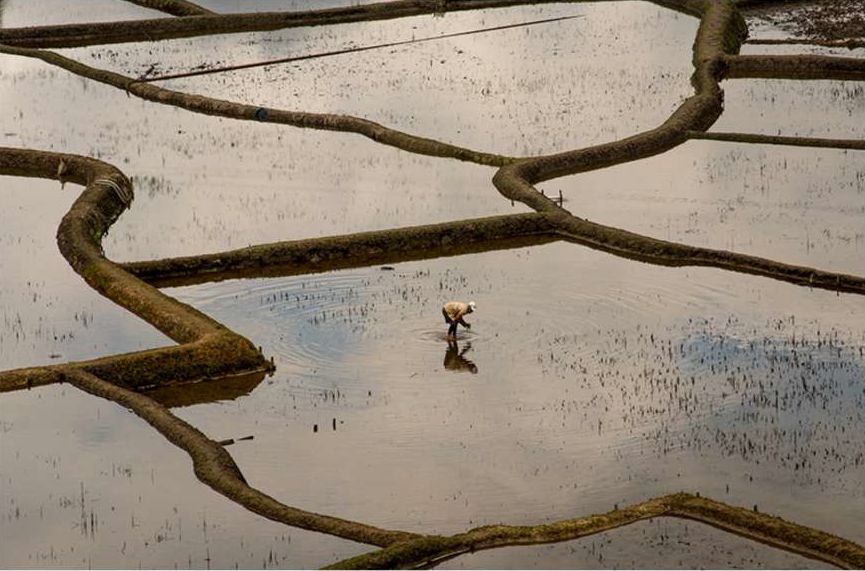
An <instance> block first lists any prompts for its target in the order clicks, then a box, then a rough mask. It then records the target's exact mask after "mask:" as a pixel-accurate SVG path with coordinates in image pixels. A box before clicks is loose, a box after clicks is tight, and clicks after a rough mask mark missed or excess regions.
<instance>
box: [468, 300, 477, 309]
mask: <svg viewBox="0 0 865 571" xmlns="http://www.w3.org/2000/svg"><path fill="white" fill-rule="evenodd" d="M475 305H476V304H475V302H473V301H470V302H469V308H471V310H472V311H474V310H475Z"/></svg>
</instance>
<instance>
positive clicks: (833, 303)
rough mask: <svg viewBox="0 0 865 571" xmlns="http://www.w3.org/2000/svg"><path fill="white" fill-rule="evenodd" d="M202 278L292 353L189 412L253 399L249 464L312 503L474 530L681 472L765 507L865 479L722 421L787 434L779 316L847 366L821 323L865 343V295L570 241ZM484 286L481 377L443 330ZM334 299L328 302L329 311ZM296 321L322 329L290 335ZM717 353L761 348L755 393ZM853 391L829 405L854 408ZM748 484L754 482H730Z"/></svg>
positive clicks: (607, 496) (211, 309)
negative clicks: (612, 252)
mask: <svg viewBox="0 0 865 571" xmlns="http://www.w3.org/2000/svg"><path fill="white" fill-rule="evenodd" d="M562 260H567V261H568V263H567V264H562V263H561V261H562ZM440 283H442V284H443V285H444V289H443V290H442V289H440V287H441V286H440ZM351 288H353V295H351V296H348V295H346V290H347V289H351ZM200 289H201V288H200V287H192V288H182V289H178V290H174V293H175V294H177V295H178V296H180V298H181V299H185V300H189V301H191V302H192V303H193V304H194V305H196V307H199V308H201V309H203V310H205V311H206V312H208V313H210V314H212V315H214V316H215V317H217V318H218V319H220V320H223V321H225V322H226V323H228V324H229V325H230V326H232V327H234V328H235V329H237V330H238V331H240V332H242V333H243V334H245V335H247V336H248V337H250V338H251V339H253V340H254V341H255V342H256V343H261V344H263V345H264V350H265V354H268V355H271V354H273V355H275V357H276V362H277V372H276V375H275V376H274V377H273V379H272V381H270V382H265V383H263V384H262V385H260V386H259V387H258V388H257V389H256V390H255V391H254V392H253V394H252V395H250V396H249V397H247V398H245V399H242V400H241V401H239V402H238V403H236V407H232V409H231V410H225V408H224V407H220V408H218V409H215V408H212V407H207V406H202V407H191V408H190V409H184V411H183V413H182V414H183V415H184V417H185V418H187V419H189V420H190V421H193V422H194V423H195V424H196V425H199V426H203V427H209V429H215V428H216V427H218V426H221V425H224V423H225V422H226V418H231V424H232V425H233V426H237V431H238V433H247V432H248V433H255V434H256V440H255V445H254V446H249V447H244V448H242V449H240V448H239V449H237V457H238V461H239V462H240V463H241V465H242V466H243V467H244V470H246V471H247V472H248V475H253V476H254V477H255V478H256V479H257V480H258V479H260V481H262V482H266V483H267V486H268V487H271V486H272V489H274V490H279V489H284V490H285V493H286V494H288V493H291V492H290V490H291V491H293V492H294V493H298V494H300V495H302V496H303V497H304V498H306V501H308V502H310V504H309V505H310V507H311V509H316V510H319V511H325V512H333V511H335V510H347V511H348V512H349V513H351V514H356V515H357V517H363V518H366V519H369V518H373V519H374V520H375V521H376V522H377V523H379V524H381V525H388V526H395V527H405V526H415V527H413V529H426V530H429V529H430V527H433V528H434V529H436V530H437V531H458V530H460V529H463V528H464V527H466V526H470V525H477V524H480V523H486V522H493V521H513V522H514V523H523V522H525V523H528V522H537V521H544V520H545V518H555V517H570V516H574V515H576V514H577V513H583V512H591V511H598V510H603V509H608V508H609V505H608V504H607V503H608V502H609V504H610V505H612V503H623V502H628V501H638V500H640V499H645V498H646V497H648V496H651V495H653V494H656V493H657V494H661V493H668V492H670V491H676V490H680V489H691V490H698V491H702V492H703V493H706V494H710V493H712V494H715V495H716V496H718V497H720V498H722V499H727V500H730V501H733V502H734V503H747V502H749V501H759V503H760V505H761V507H762V506H764V505H775V506H780V505H787V502H788V498H790V497H796V498H799V499H801V500H802V501H803V502H804V503H805V504H806V505H809V506H811V505H814V506H819V505H822V504H821V503H820V502H821V501H822V500H820V499H819V498H820V496H821V494H822V493H824V492H825V491H826V489H827V486H829V485H830V484H828V483H829V482H832V485H834V486H835V488H834V489H836V490H842V489H843V490H853V489H854V488H855V482H856V481H858V479H857V478H858V476H857V475H856V467H855V465H854V464H852V463H851V462H850V461H846V460H845V461H834V462H831V463H830V462H826V463H824V464H823V465H822V467H814V468H812V469H810V471H800V472H798V473H794V469H793V468H792V467H791V466H790V465H788V464H787V462H786V460H785V459H783V458H781V455H783V454H786V452H787V451H788V450H789V449H790V446H791V443H790V442H789V438H792V436H791V434H792V433H788V435H787V436H784V435H782V436H778V437H775V438H774V439H770V440H767V441H766V442H767V444H766V445H767V446H769V447H770V449H767V450H764V451H762V452H761V453H760V454H759V457H758V455H755V454H751V455H749V456H747V457H745V458H742V457H740V456H739V455H733V456H731V452H730V451H729V450H728V449H727V441H725V440H718V441H716V440H715V438H714V437H715V434H716V429H718V428H720V429H724V430H726V432H727V434H728V435H731V436H735V435H741V434H747V435H751V436H752V437H759V438H762V437H763V436H764V435H765V436H766V437H767V438H768V437H769V436H771V435H772V431H773V430H774V428H776V427H777V426H784V424H783V423H780V424H779V423H774V422H773V420H772V419H771V418H769V417H767V416H766V415H765V414H764V415H762V416H760V417H758V418H756V419H755V418H751V416H749V414H750V413H751V412H752V409H751V408H750V406H742V405H741V399H742V398H747V399H753V398H757V397H758V396H759V395H760V394H761V393H760V392H759V390H758V389H759V381H760V380H763V381H764V382H766V379H768V378H769V377H768V376H766V375H764V374H763V373H764V371H763V369H762V368H761V367H762V365H760V362H761V359H766V358H768V355H771V354H772V351H774V352H775V354H777V355H779V356H782V355H785V354H787V353H788V352H789V351H788V350H787V349H785V346H784V342H783V339H785V336H786V335H788V334H790V333H792V332H793V331H794V329H793V328H789V327H788V328H786V329H784V330H781V331H778V330H775V329H773V328H774V327H775V323H776V321H778V320H783V319H789V316H790V315H791V311H790V308H791V307H796V308H797V309H796V312H795V315H796V324H797V325H796V328H795V331H796V334H797V339H801V336H800V334H803V333H804V334H805V335H806V338H807V336H808V335H810V336H811V337H810V339H811V341H809V342H808V343H806V346H807V347H811V348H813V349H814V350H813V351H812V352H811V354H812V356H813V359H814V360H815V362H816V361H820V362H824V361H825V362H826V363H830V362H832V360H831V358H830V357H831V351H829V350H826V349H824V348H822V347H818V346H817V344H816V340H815V339H816V338H815V337H814V335H815V333H814V332H816V331H817V330H818V329H820V330H822V331H831V330H833V328H834V331H835V332H836V334H837V336H838V338H839V339H840V340H844V343H846V344H847V345H849V346H850V347H851V348H858V341H857V339H858V337H857V336H858V333H856V332H857V331H858V330H859V329H858V327H859V325H858V320H857V319H855V317H854V316H855V315H857V314H858V311H859V310H860V309H861V300H859V299H858V298H856V297H854V296H840V297H836V296H835V295H834V294H832V293H830V292H810V291H808V290H807V289H804V288H797V287H794V286H789V285H786V284H776V283H774V282H771V281H770V280H766V279H763V278H755V277H748V276H737V275H734V274H731V273H727V272H720V271H717V270H707V269H668V268H657V267H653V266H647V265H644V264H634V263H633V262H629V261H626V260H621V259H618V258H614V257H611V256H608V255H606V254H600V253H597V252H592V251H590V250H585V249H583V248H580V247H576V246H573V245H570V244H557V245H549V246H542V247H537V248H533V249H529V250H516V251H512V252H497V253H488V254H482V255H472V256H465V257H461V258H450V259H441V260H430V261H425V262H412V263H407V264H397V266H396V271H394V272H383V271H381V270H379V269H378V268H370V269H368V270H349V271H345V272H336V273H332V274H322V275H318V276H311V277H306V278H304V277H290V278H273V279H267V280H253V281H249V282H224V283H222V284H212V285H210V286H205V287H204V289H203V290H202V291H201V292H200V293H198V292H199V290H200ZM304 290H305V291H307V292H310V294H311V293H312V292H315V294H316V295H317V297H311V298H310V302H309V304H308V305H306V304H300V306H298V304H297V303H296V301H294V300H293V298H292V296H293V295H295V294H296V293H297V292H298V291H304ZM310 290H311V291H310ZM538 292H543V293H541V294H539V293H538ZM235 296H237V297H235ZM467 296H471V297H473V298H475V299H477V301H478V304H479V310H478V312H476V314H473V315H472V318H473V319H472V323H473V328H472V331H471V333H472V337H471V343H472V352H471V357H472V360H474V361H475V362H476V364H477V366H478V369H479V370H478V374H477V375H476V376H472V377H471V382H470V383H466V382H465V380H466V377H463V376H460V375H452V374H449V373H448V372H447V371H446V369H445V368H444V367H443V364H442V352H443V351H444V350H445V349H446V342H445V341H444V340H443V339H442V338H441V337H440V335H441V333H443V332H444V324H443V323H441V317H440V307H441V303H442V301H443V300H445V299H449V298H452V297H453V298H460V297H467ZM284 298H288V299H284ZM342 298H345V300H346V301H345V302H342V301H340V300H341V299H342ZM372 302H375V304H373V303H372ZM360 307H365V308H367V313H366V315H365V316H364V317H363V318H361V319H358V320H356V321H353V322H351V323H349V322H348V321H346V320H345V319H344V317H345V315H347V312H348V310H349V308H354V309H357V308H360ZM323 309H324V310H326V311H327V312H328V313H327V315H328V319H327V321H319V322H318V323H317V324H316V323H315V321H314V320H313V321H312V322H311V321H310V320H311V319H313V315H316V314H320V313H321V311H322V310H323ZM334 313H335V314H336V316H335V317H334V318H332V317H331V315H333V314H334ZM294 328H297V331H299V332H302V333H298V334H291V333H289V334H286V332H287V330H288V329H294ZM315 329H318V330H320V331H321V332H322V333H320V334H316V333H315V332H314V331H311V330H315ZM283 335H285V337H284V338H282V337H281V336H283ZM764 338H766V339H769V340H774V349H769V348H766V349H764V350H763V352H759V351H752V352H751V353H749V352H748V349H747V345H745V348H742V347H740V348H738V349H732V348H728V345H729V346H732V345H734V344H736V343H738V344H742V343H745V344H747V343H750V342H751V341H752V340H753V341H760V342H762V340H763V339H764ZM330 340H333V342H332V343H331V344H330V345H326V346H325V347H321V346H320V345H319V344H320V343H328V342H329V341H330ZM721 340H723V342H722V341H721ZM739 340H742V341H739ZM796 350H797V351H799V352H800V353H803V352H804V351H805V347H804V346H803V347H799V348H797V349H796ZM856 350H858V349H856ZM845 351H847V352H848V353H849V352H850V351H852V349H850V350H847V349H845ZM845 355H846V353H845ZM710 356H714V358H716V359H719V360H720V362H723V359H724V358H726V359H727V362H728V363H730V366H743V365H745V364H747V363H750V362H751V361H754V363H755V364H754V365H753V369H752V373H751V378H752V379H753V381H752V385H749V390H747V391H743V390H739V391H737V392H736V393H735V395H734V394H733V391H732V389H731V390H726V391H725V381H724V377H723V374H722V372H720V371H717V367H716V373H712V371H711V366H712V365H713V364H714V362H713V361H711V360H707V359H708V357H710ZM848 356H849V355H848ZM779 358H780V357H779ZM824 358H825V359H824ZM701 359H702V360H703V363H702V364H701V363H700V360H701ZM842 362H847V363H851V364H850V366H849V368H848V369H847V370H846V373H844V374H845V376H844V379H845V382H847V381H849V383H851V384H850V387H851V388H850V389H849V390H850V391H854V392H855V390H856V387H857V386H858V385H857V383H858V380H859V379H860V378H861V377H860V376H859V373H860V372H861V364H860V363H859V358H858V357H856V359H855V360H851V359H842ZM734 363H735V364H734ZM647 369H651V370H652V374H651V375H649V376H646V374H645V371H646V370H647ZM798 372H799V371H798V369H796V368H795V367H792V365H791V366H788V367H787V368H786V369H784V370H780V369H779V370H778V371H777V372H776V373H775V375H777V378H776V380H775V383H776V386H782V383H783V386H785V387H787V388H788V389H789V391H790V393H789V394H790V398H791V399H792V398H796V396H797V395H796V386H797V385H795V383H792V384H790V383H789V382H788V381H789V379H788V378H789V377H794V376H795V375H796V374H798ZM814 374H815V375H816V376H815V378H822V377H820V375H819V372H815V373H814ZM691 376H694V377H695V381H696V382H695V384H694V386H693V388H692V387H691V380H690V377H691ZM649 377H651V381H650V380H649ZM795 378H798V377H795ZM677 384H678V385H679V388H678V389H677V388H675V387H676V385H677ZM860 390H861V389H860ZM723 392H727V394H726V396H725V395H724V394H722V393H723ZM850 394H852V393H850ZM825 396H827V397H833V393H831V392H826V393H825ZM834 396H835V397H837V398H835V400H831V398H830V401H828V403H829V404H830V405H832V406H834V407H835V408H834V409H833V408H831V407H830V408H829V410H834V411H836V412H837V411H843V410H847V409H848V408H849V407H850V406H851V405H849V404H845V403H844V402H842V401H843V398H844V397H843V396H838V395H834ZM680 397H682V400H679V399H680ZM685 397H687V398H685ZM747 402H750V401H747ZM821 403H822V401H817V402H816V403H809V404H807V405H803V406H805V407H806V408H807V410H806V411H805V412H807V415H806V416H803V417H802V418H803V419H805V418H807V422H808V423H810V425H809V426H806V427H805V429H806V430H810V431H811V432H810V434H811V438H812V440H813V442H814V443H815V446H816V445H817V444H821V445H822V444H824V443H834V444H835V445H836V448H837V446H838V445H839V444H840V443H842V440H840V436H839V434H838V433H836V432H835V428H834V427H832V426H830V425H829V424H827V422H826V420H827V416H826V415H825V413H824V411H823V409H822V408H821V406H822V404H821ZM746 404H747V403H746ZM808 407H810V408H808ZM802 410H803V409H791V410H790V411H788V414H789V415H795V414H802ZM764 412H765V411H764ZM226 415H228V417H227V416H226ZM789 418H790V419H793V418H794V416H790V417H789ZM795 418H797V419H798V417H795ZM333 419H336V421H337V430H335V431H334V430H331V428H330V427H331V422H332V420H333ZM802 421H803V422H805V420H802ZM786 422H787V417H785V419H784V423H786ZM853 422H854V424H853V425H850V424H849V423H847V425H846V428H847V429H848V430H851V429H852V430H853V432H852V433H859V432H858V430H856V429H855V426H857V424H856V423H860V422H861V421H860V420H855V421H853ZM313 425H318V426H319V428H320V430H319V432H317V433H314V432H313V431H312V427H313ZM261 426H267V427H268V428H267V433H266V434H262V429H261ZM322 427H325V428H326V430H322V429H321V428H322ZM802 430H803V429H800V434H805V432H803V431H802ZM848 434H850V432H848ZM797 438H798V437H797ZM799 450H800V451H801V450H804V449H803V448H801V447H800V448H799ZM359 451H362V453H360V452H359ZM288 457H290V458H291V459H292V460H291V462H290V465H289V464H288V463H287V462H286V461H283V458H288ZM347 458H355V459H356V460H355V461H354V463H353V466H354V469H353V470H352V472H351V474H350V475H348V474H345V473H344V471H343V470H342V469H341V465H342V464H343V463H344V462H345V461H346V459H347ZM851 458H855V456H852V457H851ZM794 464H795V462H794ZM406 466H410V467H406ZM743 474H744V476H743ZM286 478H288V480H290V481H291V482H292V484H291V485H290V486H289V485H288V484H286V483H285V482H286ZM743 478H744V482H743ZM749 478H751V479H750V480H749ZM818 479H819V480H820V482H818V481H817V480H818ZM307 481H309V482H310V484H309V485H308V486H307V485H304V484H303V483H302V482H307ZM313 482H314V484H313ZM781 483H783V486H781V485H780V484H781ZM730 484H733V486H734V489H735V490H736V494H735V495H725V494H727V492H726V489H727V488H726V486H727V485H730ZM809 502H818V503H817V504H812V503H809ZM767 509H768V508H767ZM839 509H840V510H841V512H843V513H842V515H840V516H837V517H836V516H834V515H833V516H831V517H830V515H829V514H828V513H826V512H825V511H823V510H821V509H820V508H818V507H815V508H814V509H813V510H812V509H811V508H808V513H809V517H812V518H813V517H816V519H811V520H810V521H811V522H812V524H814V525H817V524H818V523H819V525H824V526H825V525H829V526H830V527H831V526H835V527H834V529H838V526H839V525H841V524H840V523H839V522H841V521H845V518H847V517H848V516H850V517H854V516H853V514H852V513H850V512H849V510H847V508H846V504H845V506H844V507H839ZM787 513H788V515H795V514H790V513H789V512H787ZM815 513H816V514H817V515H816V516H815V515H814V514H815ZM420 514H423V515H422V516H421V515H420ZM821 514H822V515H821ZM833 518H834V519H833Z"/></svg>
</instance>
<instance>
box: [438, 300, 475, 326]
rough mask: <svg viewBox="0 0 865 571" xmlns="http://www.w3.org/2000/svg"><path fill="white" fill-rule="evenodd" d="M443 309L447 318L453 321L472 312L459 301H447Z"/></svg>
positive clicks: (465, 304)
mask: <svg viewBox="0 0 865 571" xmlns="http://www.w3.org/2000/svg"><path fill="white" fill-rule="evenodd" d="M443 309H444V310H445V313H446V314H447V316H448V317H450V318H451V319H452V320H453V321H459V320H460V319H461V318H462V317H463V316H464V315H467V314H469V313H471V312H472V310H471V308H470V307H469V304H467V303H463V302H461V301H449V302H447V303H446V304H445V306H444V308H443Z"/></svg>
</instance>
